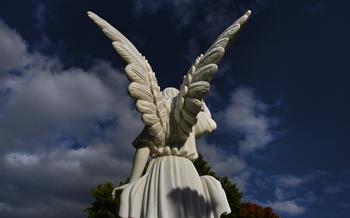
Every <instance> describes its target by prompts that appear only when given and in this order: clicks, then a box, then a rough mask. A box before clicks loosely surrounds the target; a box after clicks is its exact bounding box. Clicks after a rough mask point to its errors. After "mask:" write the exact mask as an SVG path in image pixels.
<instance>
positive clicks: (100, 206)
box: [85, 155, 279, 218]
mask: <svg viewBox="0 0 350 218" xmlns="http://www.w3.org/2000/svg"><path fill="white" fill-rule="evenodd" d="M194 166H195V167H196V169H197V171H198V174H199V175H200V176H202V175H210V176H214V177H215V178H217V179H218V180H219V181H220V182H221V185H222V188H223V189H224V190H225V192H226V196H227V200H228V202H229V205H230V207H231V213H230V214H228V215H226V216H222V218H279V217H278V216H277V215H276V214H274V213H273V212H272V209H271V208H270V207H267V208H263V207H261V206H259V205H256V204H253V203H250V202H248V203H242V194H241V193H240V192H239V191H238V188H237V187H236V184H233V183H232V182H231V181H230V180H229V179H228V178H227V177H219V176H216V175H215V172H214V171H212V170H211V168H210V166H209V165H208V163H207V162H206V161H205V160H203V158H202V156H201V155H199V158H198V159H197V160H196V161H195V162H194ZM127 181H128V180H126V181H125V182H121V183H120V185H123V184H125V183H127ZM113 188H114V187H113V185H112V183H110V182H107V183H104V184H99V185H97V186H96V188H94V189H93V190H92V191H91V194H92V196H93V198H94V199H95V200H94V202H93V203H92V204H91V205H90V206H89V207H88V208H86V209H85V212H87V214H88V218H118V210H119V204H120V194H121V191H118V192H117V193H116V198H115V199H112V191H113Z"/></svg>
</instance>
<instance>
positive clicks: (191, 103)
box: [173, 10, 251, 143]
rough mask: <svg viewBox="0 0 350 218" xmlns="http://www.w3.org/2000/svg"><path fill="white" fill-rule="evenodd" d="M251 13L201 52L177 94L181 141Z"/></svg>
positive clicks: (178, 124)
mask: <svg viewBox="0 0 350 218" xmlns="http://www.w3.org/2000/svg"><path fill="white" fill-rule="evenodd" d="M250 15H251V11H250V10H248V11H247V12H246V13H245V14H244V15H243V16H241V17H240V18H238V19H237V20H236V21H235V22H234V23H233V24H232V25H230V26H229V27H228V28H227V29H226V30H225V31H223V32H222V33H221V34H220V35H219V36H218V38H217V39H216V40H215V42H214V43H213V44H212V45H211V46H210V48H209V49H208V50H207V51H206V52H205V53H204V55H203V54H201V55H200V56H199V57H198V58H197V59H196V60H195V62H194V63H193V65H192V66H191V68H190V69H189V70H188V72H187V74H186V75H185V76H184V79H183V82H182V84H181V86H180V92H179V94H178V96H177V98H176V105H175V109H174V119H175V123H176V127H175V130H173V131H175V132H176V135H177V138H178V141H179V143H181V142H184V141H185V140H186V139H187V138H188V136H189V134H190V133H191V132H192V131H193V127H194V125H196V123H197V121H198V113H199V112H200V111H201V109H202V108H203V99H204V97H205V96H206V95H207V94H208V92H209V90H210V81H211V80H212V79H213V77H214V76H215V74H216V72H217V70H218V66H217V64H218V63H219V62H220V60H221V58H222V57H223V55H224V53H225V50H226V48H227V47H228V46H229V45H230V44H231V43H232V41H233V39H234V38H235V37H236V36H237V33H238V32H239V31H240V30H241V28H242V26H244V24H245V23H246V22H247V20H248V19H249V17H250Z"/></svg>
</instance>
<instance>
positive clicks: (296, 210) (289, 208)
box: [267, 201, 306, 216]
mask: <svg viewBox="0 0 350 218" xmlns="http://www.w3.org/2000/svg"><path fill="white" fill-rule="evenodd" d="M267 206H269V207H272V208H273V209H274V210H276V211H278V212H281V213H284V214H288V215H292V216H296V215H300V214H303V213H305V212H306V208H305V207H303V206H300V205H298V204H297V202H295V201H275V202H269V203H268V204H267Z"/></svg>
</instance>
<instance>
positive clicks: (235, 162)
mask: <svg viewBox="0 0 350 218" xmlns="http://www.w3.org/2000/svg"><path fill="white" fill-rule="evenodd" d="M197 144H198V146H197V147H198V150H199V152H200V153H201V154H202V155H203V157H204V159H205V160H206V161H208V163H209V164H210V166H211V167H212V168H213V169H214V171H215V173H216V174H217V175H219V176H228V177H230V176H233V175H235V174H236V175H237V174H238V173H240V172H242V171H243V170H245V169H246V167H247V166H246V163H245V161H244V160H243V159H241V158H240V157H238V156H237V155H234V154H229V155H227V154H228V153H227V151H225V150H223V149H221V148H219V147H218V146H216V145H215V144H208V143H206V142H205V141H204V140H200V141H198V142H197Z"/></svg>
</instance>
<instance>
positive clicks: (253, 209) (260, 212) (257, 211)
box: [239, 202, 279, 218]
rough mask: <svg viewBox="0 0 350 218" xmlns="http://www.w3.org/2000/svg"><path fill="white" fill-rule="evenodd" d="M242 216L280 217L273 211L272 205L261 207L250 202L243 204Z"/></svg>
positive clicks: (240, 215) (253, 217)
mask: <svg viewBox="0 0 350 218" xmlns="http://www.w3.org/2000/svg"><path fill="white" fill-rule="evenodd" d="M239 217H240V218H279V216H277V215H276V214H274V213H273V212H272V208H271V207H265V208H263V207H261V206H259V205H257V204H254V203H251V202H248V203H244V204H243V205H242V209H241V211H240V213H239Z"/></svg>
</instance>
